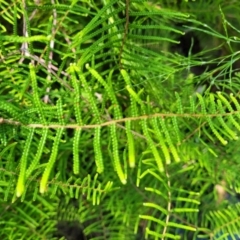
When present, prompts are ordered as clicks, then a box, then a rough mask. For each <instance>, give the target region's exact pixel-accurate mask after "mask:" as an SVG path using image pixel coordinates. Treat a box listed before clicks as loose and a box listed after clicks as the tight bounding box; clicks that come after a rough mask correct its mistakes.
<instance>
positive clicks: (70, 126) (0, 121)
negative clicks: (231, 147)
mask: <svg viewBox="0 0 240 240" xmlns="http://www.w3.org/2000/svg"><path fill="white" fill-rule="evenodd" d="M239 113H240V111H233V112H228V113H215V114H200V113H195V114H190V113H183V114H178V113H155V114H152V115H142V116H138V117H126V118H121V119H113V120H110V121H107V122H103V123H100V124H89V125H78V124H66V125H61V124H51V123H50V124H49V125H44V124H41V123H31V124H27V125H24V124H22V123H21V122H18V121H14V120H10V119H4V118H0V124H3V123H5V124H11V125H20V126H25V127H29V128H53V129H58V128H65V129H79V128H81V129H90V128H96V127H104V126H109V125H112V124H117V123H124V122H126V121H139V120H144V119H150V118H159V117H161V118H167V117H180V118H191V117H194V118H205V117H212V118H213V117H219V116H220V117H223V116H230V115H234V114H239Z"/></svg>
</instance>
